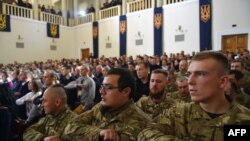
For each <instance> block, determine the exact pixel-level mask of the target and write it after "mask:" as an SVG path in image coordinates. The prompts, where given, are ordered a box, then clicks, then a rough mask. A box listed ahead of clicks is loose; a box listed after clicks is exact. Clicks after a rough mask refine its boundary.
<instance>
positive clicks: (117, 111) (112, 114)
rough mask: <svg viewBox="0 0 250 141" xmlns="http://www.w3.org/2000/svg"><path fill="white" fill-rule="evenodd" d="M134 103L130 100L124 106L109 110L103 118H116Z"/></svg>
mask: <svg viewBox="0 0 250 141" xmlns="http://www.w3.org/2000/svg"><path fill="white" fill-rule="evenodd" d="M132 103H134V101H133V100H132V99H131V100H129V101H128V102H127V103H126V104H124V105H122V106H121V107H119V108H116V109H110V110H109V111H108V112H106V113H105V117H118V116H119V114H120V113H122V112H124V110H125V109H127V107H129V106H130V105H131V104H132Z"/></svg>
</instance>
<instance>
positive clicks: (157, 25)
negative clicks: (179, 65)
mask: <svg viewBox="0 0 250 141" xmlns="http://www.w3.org/2000/svg"><path fill="white" fill-rule="evenodd" d="M162 23H163V8H162V7H157V8H155V9H154V55H158V56H161V55H162V44H163V42H162Z"/></svg>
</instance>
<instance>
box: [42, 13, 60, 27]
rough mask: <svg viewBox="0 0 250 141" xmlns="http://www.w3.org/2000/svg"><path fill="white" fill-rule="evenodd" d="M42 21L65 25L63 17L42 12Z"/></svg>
mask: <svg viewBox="0 0 250 141" xmlns="http://www.w3.org/2000/svg"><path fill="white" fill-rule="evenodd" d="M39 18H40V21H44V22H49V23H53V24H60V25H64V23H63V17H62V16H59V15H55V14H50V13H47V12H40V17H39Z"/></svg>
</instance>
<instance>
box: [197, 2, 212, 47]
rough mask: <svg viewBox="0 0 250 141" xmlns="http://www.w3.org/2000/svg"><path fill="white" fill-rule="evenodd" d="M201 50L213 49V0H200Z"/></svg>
mask: <svg viewBox="0 0 250 141" xmlns="http://www.w3.org/2000/svg"><path fill="white" fill-rule="evenodd" d="M199 3H200V8H199V9H200V10H199V13H200V51H203V50H212V7H211V0H200V1H199Z"/></svg>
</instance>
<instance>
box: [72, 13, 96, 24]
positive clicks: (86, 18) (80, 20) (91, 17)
mask: <svg viewBox="0 0 250 141" xmlns="http://www.w3.org/2000/svg"><path fill="white" fill-rule="evenodd" d="M93 21H95V13H89V14H87V15H85V16H81V17H77V18H76V25H79V24H85V23H89V22H93Z"/></svg>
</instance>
